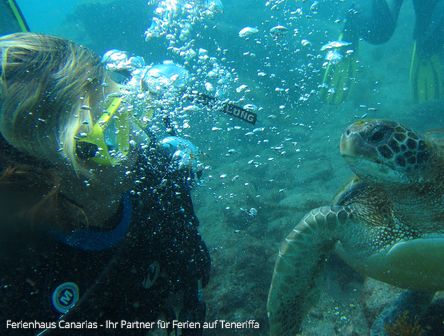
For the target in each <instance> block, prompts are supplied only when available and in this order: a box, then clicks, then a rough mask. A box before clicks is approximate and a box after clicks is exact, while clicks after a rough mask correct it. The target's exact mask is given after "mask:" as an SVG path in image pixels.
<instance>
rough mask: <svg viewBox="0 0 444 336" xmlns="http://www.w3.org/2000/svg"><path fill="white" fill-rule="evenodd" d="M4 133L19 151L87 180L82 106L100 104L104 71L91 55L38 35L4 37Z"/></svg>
mask: <svg viewBox="0 0 444 336" xmlns="http://www.w3.org/2000/svg"><path fill="white" fill-rule="evenodd" d="M0 57H1V80H0V103H1V105H0V106H1V110H0V133H1V134H2V135H3V137H4V138H5V139H6V141H7V142H8V143H9V144H11V145H12V146H14V147H15V148H17V149H18V150H20V151H22V152H24V153H26V154H28V155H30V156H33V157H35V158H39V159H43V160H47V161H49V162H51V163H53V164H56V165H57V164H58V163H61V162H62V163H63V162H65V163H66V161H67V160H66V159H68V161H69V163H71V165H72V167H73V168H74V170H75V171H76V172H77V173H80V175H83V174H85V175H88V171H87V170H86V169H85V168H83V167H82V166H81V164H80V163H79V161H78V158H77V156H76V144H75V136H76V134H77V133H78V130H79V128H80V127H81V123H82V117H83V116H82V113H81V112H82V109H81V108H82V106H83V105H86V104H88V102H89V101H90V100H99V99H100V98H99V95H101V94H102V89H103V82H104V80H105V70H104V68H103V66H102V65H101V64H100V59H99V57H98V56H97V55H95V54H94V53H93V52H92V51H90V50H89V49H87V48H84V47H82V46H80V45H77V44H75V43H73V42H70V41H68V40H64V39H60V38H57V37H53V36H48V35H39V34H34V33H17V34H11V35H6V36H3V37H0Z"/></svg>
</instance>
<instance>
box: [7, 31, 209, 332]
mask: <svg viewBox="0 0 444 336" xmlns="http://www.w3.org/2000/svg"><path fill="white" fill-rule="evenodd" d="M0 55H1V58H0V59H1V60H2V63H1V68H0V70H1V71H0V74H1V77H0V112H1V113H0V134H1V139H0V147H1V149H0V171H1V176H0V216H1V217H2V222H1V225H0V240H1V243H0V249H1V252H0V253H1V255H2V258H1V261H0V264H1V272H0V285H1V286H0V291H1V292H0V294H1V295H0V307H1V323H2V324H3V326H6V327H5V328H3V333H2V335H10V334H11V335H12V334H16V333H17V329H16V328H19V329H20V335H34V336H37V335H38V336H43V335H60V334H67V333H68V334H71V333H72V332H73V331H75V330H79V329H81V330H82V333H84V332H86V331H91V332H92V333H94V335H118V334H121V333H122V332H123V330H122V329H123V328H131V333H132V334H135V335H136V334H137V335H138V334H144V335H145V334H146V333H147V332H149V331H150V330H151V329H152V328H154V327H155V324H154V325H153V324H151V325H148V326H147V325H144V326H141V325H140V324H138V323H139V322H150V321H157V320H159V319H162V320H164V321H166V322H170V324H169V325H168V324H164V325H163V326H161V327H160V328H162V329H164V330H165V332H166V333H168V334H171V333H174V335H184V336H185V335H188V336H195V335H201V334H202V330H201V329H199V328H197V329H192V328H191V327H189V328H183V329H180V330H177V329H176V330H173V328H172V324H171V321H173V320H178V321H184V322H185V321H190V322H201V321H203V320H204V318H205V303H204V300H203V296H202V289H203V288H204V287H205V286H206V284H207V283H208V280H209V274H210V264H211V262H210V256H209V253H208V249H207V247H206V245H205V243H204V241H203V240H202V238H201V236H200V234H199V232H198V225H199V221H198V218H197V217H196V214H195V212H194V209H193V203H192V199H191V195H190V191H191V188H192V187H193V185H194V184H195V183H196V181H197V180H198V179H199V177H200V176H201V174H202V164H201V163H200V161H199V152H198V149H197V148H196V147H195V146H194V145H193V144H192V143H191V142H189V141H188V140H185V139H182V138H180V137H177V136H175V135H174V134H172V133H171V129H169V127H168V126H166V125H165V123H164V121H163V119H162V118H161V117H158V116H156V111H153V109H152V108H151V102H150V99H152V98H153V96H152V94H150V93H149V92H148V91H147V90H146V89H145V88H144V86H143V84H142V83H141V82H140V81H138V80H133V81H131V80H130V81H129V82H128V83H131V84H126V83H122V84H118V83H116V82H115V81H113V80H112V79H111V75H110V73H109V71H107V70H106V68H105V67H106V64H105V65H104V64H103V63H102V62H101V60H100V58H99V57H98V56H97V55H95V54H94V53H93V52H92V51H90V50H89V49H87V48H85V47H82V46H80V45H77V44H75V43H73V42H71V41H68V40H65V39H61V38H57V37H53V36H48V35H40V34H34V33H15V34H11V35H6V36H3V37H1V38H0ZM108 65H109V63H108ZM135 83H137V84H135ZM106 321H112V322H113V321H116V322H119V326H118V327H115V328H113V327H110V326H109V324H107V322H106ZM120 321H125V322H126V323H127V324H126V326H123V325H122V324H121V322H120ZM19 322H20V323H19ZM14 323H15V324H14ZM17 323H18V324H17ZM131 323H133V324H131ZM128 326H130V327H128Z"/></svg>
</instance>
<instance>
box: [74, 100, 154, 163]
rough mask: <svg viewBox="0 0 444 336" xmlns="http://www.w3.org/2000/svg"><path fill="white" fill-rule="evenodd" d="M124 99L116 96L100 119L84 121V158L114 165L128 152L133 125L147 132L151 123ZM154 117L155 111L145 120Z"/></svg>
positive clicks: (79, 140)
mask: <svg viewBox="0 0 444 336" xmlns="http://www.w3.org/2000/svg"><path fill="white" fill-rule="evenodd" d="M122 101H123V98H122V97H113V99H112V100H111V103H110V104H109V105H108V107H107V108H106V110H105V112H104V113H103V114H102V115H101V117H100V118H99V119H98V121H97V122H96V123H92V121H91V122H84V123H86V124H87V126H88V128H89V129H88V131H87V132H80V133H79V134H78V136H77V137H76V154H77V156H78V157H79V158H80V159H82V160H91V161H93V162H94V163H97V164H100V165H106V166H113V167H114V166H116V165H118V164H119V163H121V162H122V160H124V159H125V158H126V157H127V156H128V153H129V150H130V136H131V129H132V128H133V126H136V127H137V128H139V133H140V132H143V133H144V134H145V135H146V133H145V131H144V130H145V128H146V126H147V125H144V124H143V123H142V122H141V121H140V120H138V119H137V118H135V117H134V116H133V115H132V114H131V113H130V111H129V110H128V109H127V108H124V107H122ZM151 117H152V112H150V113H148V114H147V115H145V117H144V120H145V121H148V120H149V119H151ZM90 119H91V118H90ZM90 124H91V125H90ZM146 138H147V139H146V141H149V138H148V137H146Z"/></svg>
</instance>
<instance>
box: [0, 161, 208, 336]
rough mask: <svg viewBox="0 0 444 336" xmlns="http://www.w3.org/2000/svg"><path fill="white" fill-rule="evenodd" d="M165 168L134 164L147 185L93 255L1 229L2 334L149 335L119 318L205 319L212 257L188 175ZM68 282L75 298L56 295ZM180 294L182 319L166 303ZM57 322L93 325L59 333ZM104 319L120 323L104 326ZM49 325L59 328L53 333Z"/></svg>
mask: <svg viewBox="0 0 444 336" xmlns="http://www.w3.org/2000/svg"><path fill="white" fill-rule="evenodd" d="M165 171H167V170H163V171H162V170H157V169H153V166H152V164H151V167H148V166H147V165H146V164H140V165H139V171H138V173H139V174H140V176H143V177H144V181H146V183H142V184H141V185H140V186H139V188H138V189H136V190H135V192H136V195H133V196H129V198H126V202H125V203H124V202H122V204H121V206H120V210H119V211H118V213H117V214H116V215H115V216H114V218H112V219H110V221H111V222H110V223H108V224H109V227H115V226H118V225H121V222H122V216H128V213H131V220H130V223H129V228H128V230H127V232H126V234H125V235H124V236H123V238H122V239H121V240H119V242H118V243H117V244H116V246H114V247H109V248H105V249H103V250H99V251H91V250H88V248H85V246H84V247H82V246H81V245H82V244H81V243H80V244H79V246H77V245H76V246H72V245H70V244H68V243H66V242H65V241H64V240H63V239H60V237H61V235H60V234H59V233H54V232H47V231H45V232H23V231H17V232H12V233H11V232H8V233H5V232H3V233H2V235H1V236H0V253H1V259H0V312H1V313H0V314H1V319H0V330H1V332H0V333H1V335H37V334H38V333H39V331H38V330H36V329H24V328H20V329H12V328H9V329H7V328H6V327H7V320H10V321H11V322H20V321H24V322H35V321H37V322H46V323H48V325H47V326H46V328H47V330H46V331H45V332H44V333H43V334H44V335H46V334H49V335H84V334H91V335H122V334H131V335H139V334H146V333H147V331H148V330H147V329H126V328H121V325H120V321H121V320H125V321H129V322H131V321H138V322H150V321H157V320H158V319H159V318H160V317H161V315H162V314H163V315H162V316H164V319H165V318H166V319H180V320H184V321H186V320H189V321H200V320H202V319H203V318H204V315H205V305H204V302H203V300H202V297H201V295H200V294H201V293H200V291H199V285H201V286H202V287H204V286H205V285H206V283H207V282H208V277H209V270H210V258H209V254H208V251H207V248H206V246H205V243H204V242H203V241H202V239H201V236H200V235H199V232H198V225H199V223H198V219H197V217H196V215H195V213H194V210H193V204H192V200H191V197H190V193H189V189H188V187H187V186H186V183H185V178H184V177H181V176H180V175H177V173H165ZM161 172H162V173H161ZM137 193H138V194H137ZM128 199H130V203H128ZM128 206H129V207H130V208H128ZM66 284H71V285H72V284H75V286H74V287H76V288H78V291H77V293H73V290H72V288H71V289H70V291H68V292H67V291H66V290H63V291H62V292H60V288H64V286H65V285H66ZM60 286H61V287H60ZM74 291H76V290H74ZM174 293H176V294H174ZM177 293H182V294H183V296H182V298H183V309H182V310H181V313H180V316H175V315H174V313H173V311H172V308H173V304H168V303H167V301H168V300H167V298H168V297H170V296H176V297H177V296H181V295H178V294H177ZM76 294H78V295H79V297H78V302H77V303H76V304H75V305H74V306H73V307H71V308H70V309H68V312H67V313H66V314H64V312H63V311H60V304H62V305H63V304H69V303H70V302H71V300H74V298H73V295H74V296H75V295H76ZM57 306H59V308H57ZM62 308H63V307H62ZM60 318H61V319H63V320H65V321H79V322H84V323H85V322H87V321H89V322H91V323H93V324H92V325H91V324H90V325H89V326H88V325H86V326H85V325H83V326H81V329H68V330H61V329H59V325H58V322H57V321H58V320H59V319H60ZM106 320H109V321H112V322H119V324H118V325H117V327H116V328H115V329H112V328H106ZM51 322H52V323H55V324H57V325H56V327H55V328H54V324H52V325H51ZM94 323H96V326H97V328H95V327H94ZM101 325H103V326H101ZM88 327H89V328H91V329H88ZM44 329H45V328H43V329H39V330H40V332H41V331H42V330H44ZM200 334H201V330H196V329H189V330H183V335H200Z"/></svg>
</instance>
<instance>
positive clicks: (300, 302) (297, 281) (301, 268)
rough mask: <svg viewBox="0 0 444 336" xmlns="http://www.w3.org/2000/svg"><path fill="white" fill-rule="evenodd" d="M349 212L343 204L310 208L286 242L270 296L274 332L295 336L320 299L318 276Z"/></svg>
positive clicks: (268, 306)
mask: <svg viewBox="0 0 444 336" xmlns="http://www.w3.org/2000/svg"><path fill="white" fill-rule="evenodd" d="M348 217H349V213H348V212H347V211H346V208H345V207H342V206H332V207H330V206H326V207H321V208H317V209H314V210H312V211H310V212H309V213H308V214H307V215H306V216H305V217H304V218H303V219H302V220H301V221H300V222H299V223H298V224H297V225H296V227H295V228H294V229H293V231H291V233H290V234H289V235H288V236H287V238H286V239H285V241H284V242H283V244H282V246H281V248H280V250H279V256H278V258H277V260H276V265H275V268H274V273H273V279H272V282H271V287H270V292H269V295H268V303H267V311H268V318H269V321H270V335H272V336H294V335H295V334H296V333H297V332H298V331H299V328H300V325H301V323H302V321H303V318H304V316H305V314H306V313H307V312H308V310H309V309H310V307H311V306H312V305H313V304H314V303H315V302H316V298H315V292H316V291H315V286H314V285H315V283H314V282H315V279H316V276H317V274H319V272H320V270H321V269H322V266H323V265H324V263H325V259H326V258H325V257H326V256H328V254H330V253H331V251H332V250H333V248H334V246H335V243H336V241H337V238H336V236H337V234H336V232H337V227H338V225H339V224H342V223H344V222H345V221H346V220H347V219H348Z"/></svg>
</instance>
